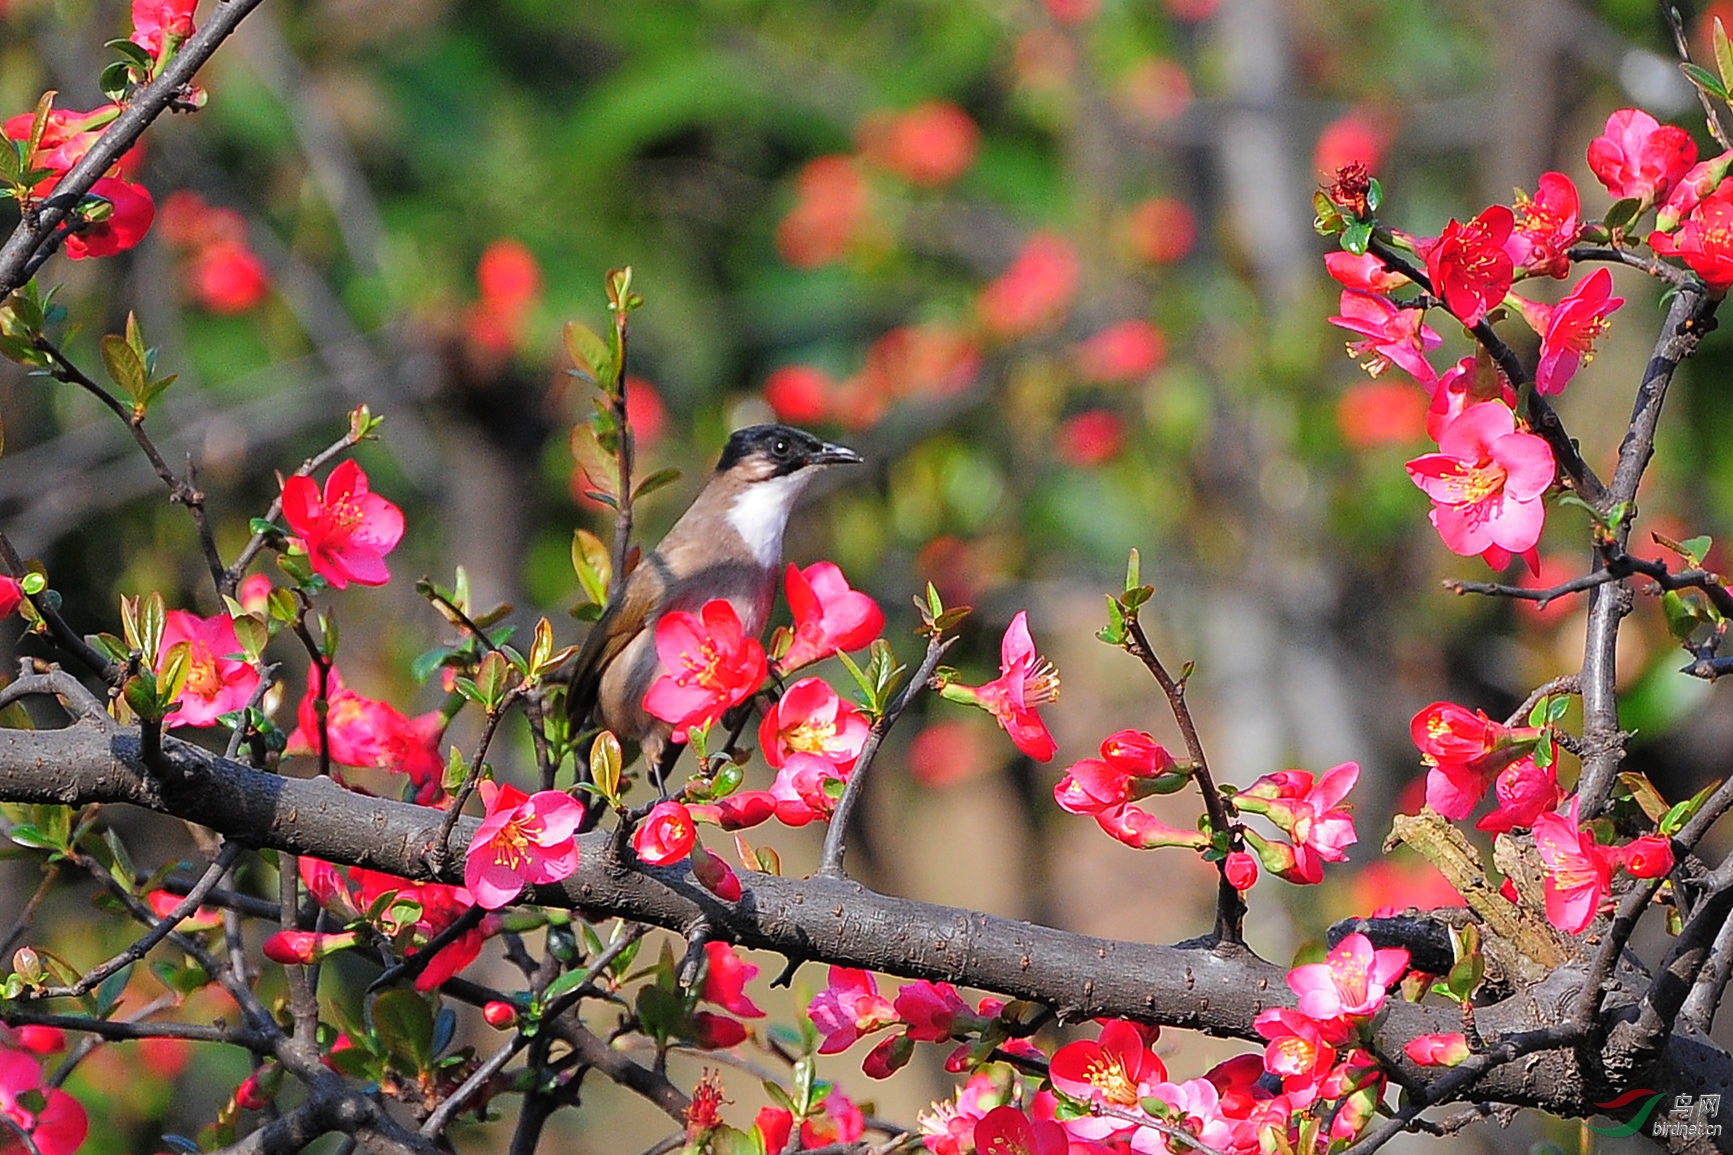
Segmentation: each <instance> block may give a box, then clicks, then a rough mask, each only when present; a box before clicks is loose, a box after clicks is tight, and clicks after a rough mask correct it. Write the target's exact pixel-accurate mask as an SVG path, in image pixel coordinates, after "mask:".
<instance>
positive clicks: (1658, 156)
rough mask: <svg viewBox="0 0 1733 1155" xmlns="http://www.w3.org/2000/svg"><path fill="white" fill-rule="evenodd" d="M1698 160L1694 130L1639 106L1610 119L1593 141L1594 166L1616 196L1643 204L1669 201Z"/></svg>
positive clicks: (1614, 115) (1591, 164)
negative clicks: (1660, 118) (1657, 117)
mask: <svg viewBox="0 0 1733 1155" xmlns="http://www.w3.org/2000/svg"><path fill="white" fill-rule="evenodd" d="M1696 162H1697V144H1696V142H1695V141H1693V140H1692V139H1691V134H1690V133H1688V132H1686V131H1685V130H1684V129H1682V128H1678V127H1676V126H1674V125H1671V124H1659V123H1657V122H1656V120H1655V118H1654V117H1652V116H1650V115H1649V114H1648V113H1646V112H1644V111H1643V110H1642V109H1640V108H1621V109H1619V110H1618V111H1617V112H1615V113H1613V114H1612V115H1611V116H1609V117H1607V130H1606V132H1605V133H1604V134H1603V135H1601V136H1597V137H1595V139H1593V140H1591V141H1590V142H1589V168H1590V169H1591V170H1592V171H1593V172H1594V174H1595V176H1596V177H1597V178H1598V179H1599V180H1600V182H1601V184H1602V185H1604V186H1606V190H1607V191H1608V192H1610V193H1612V194H1613V195H1614V196H1615V197H1635V198H1636V199H1637V200H1638V201H1640V202H1642V203H1643V204H1644V205H1652V204H1655V203H1656V202H1657V201H1661V200H1664V199H1665V198H1666V196H1667V194H1668V193H1669V192H1670V191H1672V188H1673V186H1674V185H1675V184H1677V183H1678V182H1679V181H1680V180H1682V179H1683V178H1684V176H1685V173H1686V172H1687V171H1688V170H1689V169H1690V167H1691V166H1692V165H1693V164H1695V163H1696Z"/></svg>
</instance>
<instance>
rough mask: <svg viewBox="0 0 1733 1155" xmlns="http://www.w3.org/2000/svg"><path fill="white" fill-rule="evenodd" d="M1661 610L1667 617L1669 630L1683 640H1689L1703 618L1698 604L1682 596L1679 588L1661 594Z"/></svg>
mask: <svg viewBox="0 0 1733 1155" xmlns="http://www.w3.org/2000/svg"><path fill="white" fill-rule="evenodd" d="M1661 612H1662V613H1663V614H1664V615H1665V616H1666V618H1667V632H1668V633H1670V634H1672V635H1673V637H1675V638H1677V639H1678V640H1679V641H1681V642H1689V641H1690V640H1691V635H1692V634H1693V633H1694V632H1695V631H1696V629H1697V626H1698V625H1699V624H1701V622H1702V620H1703V619H1702V617H1701V615H1700V614H1699V613H1698V611H1697V607H1696V605H1694V604H1693V603H1692V602H1690V601H1687V600H1686V599H1685V598H1683V597H1680V596H1679V592H1678V591H1677V590H1668V591H1666V592H1665V593H1663V594H1662V595H1661Z"/></svg>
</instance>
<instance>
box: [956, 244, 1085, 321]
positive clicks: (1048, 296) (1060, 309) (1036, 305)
mask: <svg viewBox="0 0 1733 1155" xmlns="http://www.w3.org/2000/svg"><path fill="white" fill-rule="evenodd" d="M1081 273H1082V270H1081V265H1080V264H1079V262H1078V259H1077V252H1076V250H1075V249H1073V248H1072V247H1071V243H1070V242H1069V241H1067V240H1065V238H1063V237H1061V236H1060V235H1059V234H1057V233H1052V232H1037V233H1035V234H1034V235H1032V236H1031V237H1030V238H1029V240H1028V242H1027V243H1026V244H1025V245H1024V246H1023V250H1022V251H1021V252H1020V253H1018V254H1017V258H1016V260H1014V261H1012V262H1011V267H1010V268H1008V269H1006V270H1005V271H1004V272H1003V273H1001V274H1000V275H999V277H998V279H996V280H994V281H993V282H992V283H990V284H989V285H987V287H986V288H985V289H983V290H981V295H980V297H979V298H978V299H977V300H976V302H975V309H976V312H977V313H978V314H979V315H980V318H981V323H982V324H983V325H984V326H986V329H987V331H988V332H989V333H991V334H992V335H993V336H995V337H999V338H1001V339H1014V338H1017V337H1026V336H1028V335H1030V334H1032V333H1035V332H1039V331H1041V330H1044V329H1048V328H1051V327H1052V326H1054V325H1056V324H1058V323H1059V322H1060V321H1061V320H1063V319H1064V317H1065V314H1066V313H1067V312H1069V311H1070V308H1071V302H1072V301H1073V299H1074V298H1075V297H1076V296H1077V289H1078V285H1079V282H1080V279H1081Z"/></svg>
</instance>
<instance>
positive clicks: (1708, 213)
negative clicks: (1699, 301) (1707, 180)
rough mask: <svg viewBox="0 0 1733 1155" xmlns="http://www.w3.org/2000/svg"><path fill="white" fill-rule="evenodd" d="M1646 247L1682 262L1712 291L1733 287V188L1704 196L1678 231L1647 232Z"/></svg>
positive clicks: (1716, 291) (1724, 290) (1720, 189)
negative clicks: (1669, 232)
mask: <svg viewBox="0 0 1733 1155" xmlns="http://www.w3.org/2000/svg"><path fill="white" fill-rule="evenodd" d="M1649 247H1650V248H1651V249H1654V250H1655V252H1657V253H1659V254H1660V255H1661V256H1664V257H1678V258H1679V259H1680V260H1682V261H1684V262H1685V264H1686V265H1687V266H1688V267H1689V268H1690V269H1691V271H1692V272H1694V273H1696V274H1697V275H1698V276H1699V277H1701V278H1702V279H1703V283H1704V285H1706V286H1707V287H1708V289H1709V291H1710V292H1711V293H1714V294H1717V295H1720V294H1724V293H1726V292H1727V290H1728V288H1730V287H1733V190H1729V189H1727V188H1719V189H1717V190H1715V192H1714V193H1713V194H1712V195H1710V196H1706V197H1704V198H1703V200H1702V202H1701V203H1699V204H1698V205H1697V207H1696V208H1694V209H1692V210H1691V215H1690V216H1688V217H1686V218H1685V222H1684V223H1683V224H1682V225H1680V226H1679V230H1678V231H1677V232H1675V233H1672V234H1668V233H1663V232H1652V233H1650V234H1649Z"/></svg>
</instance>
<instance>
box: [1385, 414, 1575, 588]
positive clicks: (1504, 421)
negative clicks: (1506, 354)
mask: <svg viewBox="0 0 1733 1155" xmlns="http://www.w3.org/2000/svg"><path fill="white" fill-rule="evenodd" d="M1556 468H1557V467H1556V466H1555V464H1554V462H1553V455H1552V449H1551V447H1550V446H1548V445H1547V443H1546V441H1545V440H1544V439H1542V438H1540V437H1537V436H1535V435H1534V434H1532V433H1520V432H1518V431H1517V429H1516V414H1514V413H1513V412H1511V411H1510V410H1509V409H1507V408H1506V407H1505V406H1503V405H1495V404H1492V403H1487V404H1483V405H1471V406H1469V407H1468V408H1467V409H1466V410H1464V411H1463V413H1462V415H1461V416H1460V417H1458V418H1457V419H1456V420H1455V421H1453V422H1451V423H1450V425H1449V426H1448V427H1447V428H1446V429H1445V430H1444V432H1443V433H1441V434H1440V435H1439V438H1438V452H1437V453H1429V454H1426V455H1424V456H1421V457H1417V458H1415V459H1414V460H1412V461H1410V462H1409V463H1408V476H1409V477H1410V478H1411V479H1412V480H1413V482H1414V484H1415V485H1417V486H1419V487H1420V489H1421V490H1422V491H1423V492H1424V493H1425V494H1426V495H1427V496H1428V497H1430V498H1431V499H1432V514H1431V517H1432V524H1433V526H1434V527H1435V528H1436V529H1437V530H1438V535H1439V537H1441V538H1442V539H1443V540H1444V544H1445V545H1446V546H1447V547H1449V549H1450V550H1451V551H1452V552H1454V553H1458V554H1461V555H1463V556H1464V557H1471V556H1474V555H1476V554H1480V555H1483V556H1484V555H1487V554H1488V553H1489V552H1491V551H1496V552H1493V553H1492V556H1491V557H1488V558H1487V560H1488V561H1489V562H1492V561H1493V560H1495V559H1496V558H1499V557H1502V558H1504V559H1506V560H1508V558H1509V557H1510V555H1512V554H1515V555H1520V556H1523V557H1525V558H1526V559H1528V563H1529V567H1530V568H1531V569H1533V568H1536V566H1537V565H1538V560H1537V558H1536V557H1535V556H1534V554H1535V543H1536V542H1538V541H1539V540H1540V531H1541V525H1542V523H1543V522H1544V520H1545V518H1546V511H1545V508H1544V507H1543V505H1542V502H1541V499H1542V497H1543V496H1544V495H1545V493H1546V491H1547V487H1548V486H1550V485H1551V484H1552V482H1553V475H1554V473H1555V471H1556Z"/></svg>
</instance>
